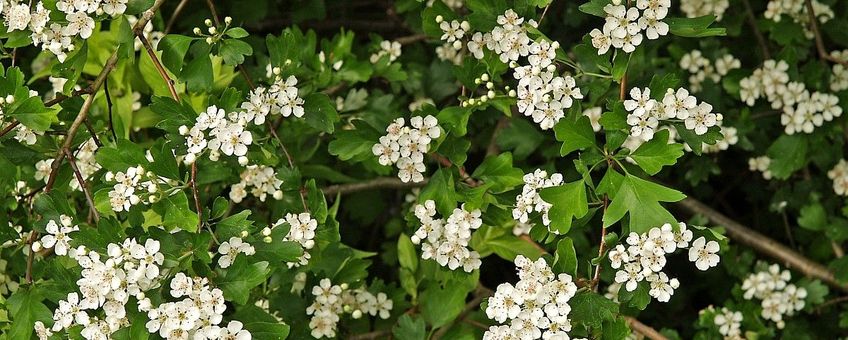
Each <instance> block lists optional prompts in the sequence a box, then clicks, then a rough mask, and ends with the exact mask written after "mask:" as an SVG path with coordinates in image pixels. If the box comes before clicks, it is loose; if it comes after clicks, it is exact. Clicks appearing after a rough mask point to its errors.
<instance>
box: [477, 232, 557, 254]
mask: <svg viewBox="0 0 848 340" xmlns="http://www.w3.org/2000/svg"><path fill="white" fill-rule="evenodd" d="M485 244H486V246H487V247H488V249H490V250H491V251H492V252H494V253H495V254H497V255H498V256H500V257H501V258H502V259H504V260H507V261H515V257H517V256H518V255H523V256H524V257H526V258H529V259H531V260H534V261H535V260H536V259H538V258H539V257H541V256H542V255H544V253H545V252H544V250H542V249H539V247H538V246H537V245H535V244H533V243H532V242H528V241H527V240H525V239H522V238H519V237H517V236H515V235H512V234H509V233H506V234H503V235H501V236H499V237H496V238H492V239H488V240H485Z"/></svg>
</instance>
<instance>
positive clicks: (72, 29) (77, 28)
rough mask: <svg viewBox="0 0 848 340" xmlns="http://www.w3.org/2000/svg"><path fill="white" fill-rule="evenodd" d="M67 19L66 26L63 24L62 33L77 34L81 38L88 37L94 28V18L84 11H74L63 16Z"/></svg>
mask: <svg viewBox="0 0 848 340" xmlns="http://www.w3.org/2000/svg"><path fill="white" fill-rule="evenodd" d="M65 20H67V21H68V26H65V30H64V31H63V33H64V34H65V35H68V36H73V35H77V34H79V36H80V37H81V38H83V39H88V37H90V36H91V33H92V31H93V30H94V19H92V18H91V17H89V16H88V15H87V14H85V13H84V12H74V13H70V14H68V15H66V16H65Z"/></svg>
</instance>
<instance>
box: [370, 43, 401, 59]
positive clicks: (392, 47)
mask: <svg viewBox="0 0 848 340" xmlns="http://www.w3.org/2000/svg"><path fill="white" fill-rule="evenodd" d="M400 54H401V45H400V43H399V42H397V41H389V40H383V41H381V42H380V50H379V51H377V53H374V54H372V55H371V58H369V60H370V61H371V63H372V64H376V63H377V62H379V61H380V59H382V58H383V57H384V56H388V58H389V59H388V63H389V64H391V63H392V62H394V61H395V60H397V58H398V57H400Z"/></svg>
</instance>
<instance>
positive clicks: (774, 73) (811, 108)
mask: <svg viewBox="0 0 848 340" xmlns="http://www.w3.org/2000/svg"><path fill="white" fill-rule="evenodd" d="M787 70H789V64H787V63H786V62H785V61H783V60H781V61H775V60H766V61H765V62H764V63H763V66H762V67H761V68H758V69H756V70H754V73H753V74H752V75H751V76H749V77H747V78H743V79H742V80H740V81H739V87H740V90H739V95H740V97H741V98H742V100H743V101H744V102H745V103H746V104H748V106H754V103H755V102H756V100H757V99H759V98H761V97H765V98H766V99H767V100H768V101H769V103H771V107H772V108H773V109H779V110H782V111H783V114H782V115H781V116H780V123H781V124H782V125H783V126H784V127H785V130H784V131H785V132H786V134H789V135H791V134H794V133H796V132H804V133H812V132H813V130H814V129H815V128H816V127H818V126H821V125H822V124H823V123H824V122H825V121H828V122H829V121H831V120H833V119H834V118H836V117H839V116H841V115H842V108H841V107H840V106H839V97H837V96H835V95H833V94H829V93H822V92H818V91H814V92H813V93H810V91H809V90H808V89H807V87H806V86H805V85H804V83H801V82H795V81H790V79H789V74H788V73H787Z"/></svg>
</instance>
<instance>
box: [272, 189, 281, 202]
mask: <svg viewBox="0 0 848 340" xmlns="http://www.w3.org/2000/svg"><path fill="white" fill-rule="evenodd" d="M273 196H274V199H275V200H278V201H279V200H281V199H283V192H282V191H280V190H277V191H274V195H273Z"/></svg>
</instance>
